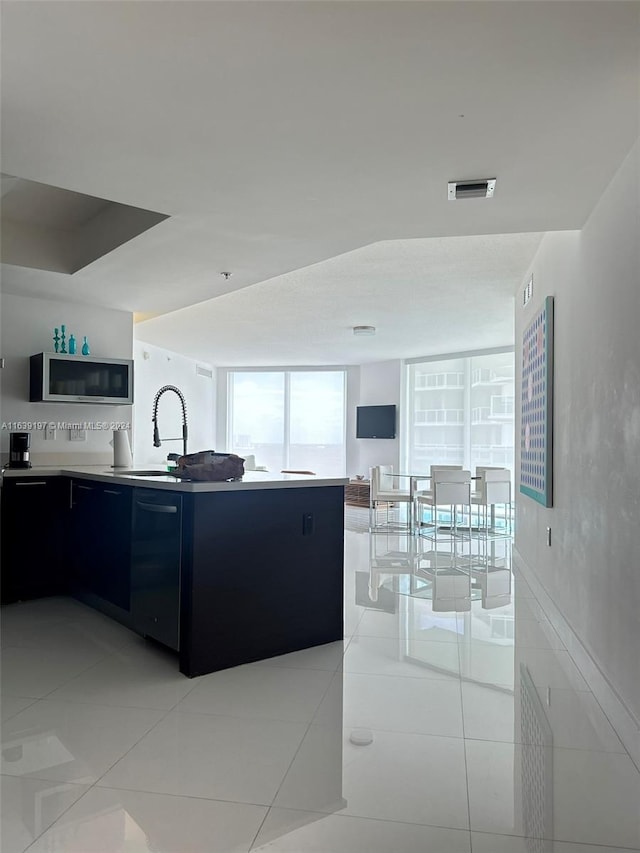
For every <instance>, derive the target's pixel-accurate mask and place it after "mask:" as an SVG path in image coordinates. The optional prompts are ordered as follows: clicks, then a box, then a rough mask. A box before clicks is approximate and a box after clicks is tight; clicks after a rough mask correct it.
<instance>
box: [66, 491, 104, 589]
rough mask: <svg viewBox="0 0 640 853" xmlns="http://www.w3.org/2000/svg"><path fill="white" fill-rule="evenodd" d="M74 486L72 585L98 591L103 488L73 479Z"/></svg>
mask: <svg viewBox="0 0 640 853" xmlns="http://www.w3.org/2000/svg"><path fill="white" fill-rule="evenodd" d="M71 489H72V523H71V528H72V545H71V547H72V549H73V550H72V553H71V555H70V561H71V566H72V584H73V588H74V589H75V590H76V591H78V592H91V593H96V594H97V593H98V588H99V581H98V578H99V576H100V575H101V573H102V562H103V555H102V546H101V543H100V541H99V538H100V537H99V529H100V526H99V520H100V491H99V487H98V485H97V483H95V482H91V481H86V480H73V481H72V484H71Z"/></svg>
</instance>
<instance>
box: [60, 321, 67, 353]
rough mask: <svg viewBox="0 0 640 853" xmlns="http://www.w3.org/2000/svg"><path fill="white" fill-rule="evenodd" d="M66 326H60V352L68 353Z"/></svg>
mask: <svg viewBox="0 0 640 853" xmlns="http://www.w3.org/2000/svg"><path fill="white" fill-rule="evenodd" d="M65 335H66V326H60V352H63V353H66V352H67V339H66V337H65Z"/></svg>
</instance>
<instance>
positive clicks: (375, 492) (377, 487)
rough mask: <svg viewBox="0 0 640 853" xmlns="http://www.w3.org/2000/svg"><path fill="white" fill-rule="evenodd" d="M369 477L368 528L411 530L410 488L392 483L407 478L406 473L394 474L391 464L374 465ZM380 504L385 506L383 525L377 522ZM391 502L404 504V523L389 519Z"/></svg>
mask: <svg viewBox="0 0 640 853" xmlns="http://www.w3.org/2000/svg"><path fill="white" fill-rule="evenodd" d="M369 479H370V483H371V489H370V492H369V529H370V530H384V529H387V530H389V529H401V530H404V529H406V530H411V526H412V520H413V513H412V511H411V509H412V507H411V494H410V489H408V488H407V489H401V488H398V487H397V486H395V485H394V484H395V483H397V482H399V481H400V480H401V479H406V480H408V479H409V477H408V475H404V474H394V473H393V466H392V465H376V466H374V467H373V468H371V471H370V477H369ZM380 504H383V505H384V506H385V508H386V514H387V518H386V522H385V524H384V525H379V524H378V523H377V510H378V506H379V505H380ZM393 504H406V506H407V522H406V524H401V523H400V522H394V521H390V519H389V506H390V505H393Z"/></svg>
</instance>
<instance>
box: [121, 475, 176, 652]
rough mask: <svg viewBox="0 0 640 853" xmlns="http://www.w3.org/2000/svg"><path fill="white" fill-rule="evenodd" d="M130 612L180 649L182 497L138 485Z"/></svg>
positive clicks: (146, 631)
mask: <svg viewBox="0 0 640 853" xmlns="http://www.w3.org/2000/svg"><path fill="white" fill-rule="evenodd" d="M131 551H132V553H131V615H132V618H133V622H134V625H135V627H136V629H137V630H138V631H139V632H140V633H141V634H143V635H144V636H146V637H152V638H153V639H154V640H158V641H159V642H160V643H163V644H164V645H165V646H168V647H169V648H171V649H175V650H176V651H177V650H178V648H179V644H180V640H179V638H180V562H181V554H182V496H181V495H177V494H175V493H171V492H169V491H162V490H160V489H135V490H134V496H133V536H132V546H131Z"/></svg>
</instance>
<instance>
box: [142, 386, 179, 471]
mask: <svg viewBox="0 0 640 853" xmlns="http://www.w3.org/2000/svg"><path fill="white" fill-rule="evenodd" d="M165 391H175V393H176V394H177V395H178V397H179V398H180V404H181V406H182V438H181V439H180V438H165V439H163V440H164V441H182V455H183V456H186V455H187V435H188V432H187V404H186V402H185V399H184V394H183V393H182V391H181V390H180V389H179V388H176V386H175V385H163V386H162V388H161V389H160V390H159V391H158V393H157V394H156V396H155V397H154V400H153V417H152V418H151V420H152V421H153V446H154V447H160V445H161V444H162V441H161V440H160V430H159V429H158V403H159V402H160V397H162V395H163V394H164V392H165Z"/></svg>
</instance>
